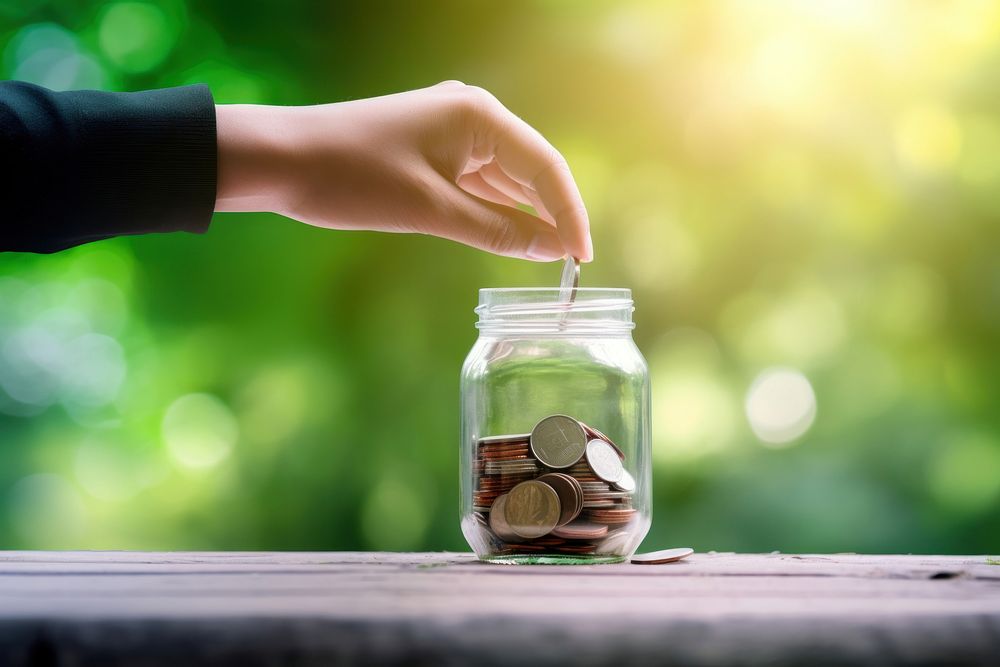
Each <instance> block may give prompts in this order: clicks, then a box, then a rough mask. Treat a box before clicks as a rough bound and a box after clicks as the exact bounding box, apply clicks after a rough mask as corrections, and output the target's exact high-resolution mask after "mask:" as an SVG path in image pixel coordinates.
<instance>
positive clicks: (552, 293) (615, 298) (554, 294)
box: [475, 287, 635, 334]
mask: <svg viewBox="0 0 1000 667" xmlns="http://www.w3.org/2000/svg"><path fill="white" fill-rule="evenodd" d="M633 309H634V306H633V301H632V290H630V289H627V288H614V287H578V288H577V289H576V290H575V293H574V296H573V298H572V299H571V300H566V295H565V293H564V292H563V290H562V289H561V288H559V287H499V288H483V289H480V290H479V305H478V306H477V307H476V309H475V312H476V314H477V315H479V322H477V324H476V327H477V328H478V329H479V330H480V331H482V332H486V331H495V332H499V331H506V332H514V331H517V332H522V333H529V332H532V333H543V332H553V333H559V334H567V333H574V334H576V333H583V332H588V331H589V332H595V333H596V332H604V333H614V332H620V333H627V332H629V331H631V330H632V328H633V327H634V326H635V325H634V324H633V323H632V311H633Z"/></svg>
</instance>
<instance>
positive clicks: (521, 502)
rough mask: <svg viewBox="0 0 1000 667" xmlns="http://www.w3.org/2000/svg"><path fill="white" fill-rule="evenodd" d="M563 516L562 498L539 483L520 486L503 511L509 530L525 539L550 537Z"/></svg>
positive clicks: (511, 491) (542, 483)
mask: <svg viewBox="0 0 1000 667" xmlns="http://www.w3.org/2000/svg"><path fill="white" fill-rule="evenodd" d="M561 513H562V507H561V505H560V503H559V494H557V493H556V491H555V489H553V488H552V487H551V486H549V485H548V484H545V483H544V482H539V481H537V480H529V481H527V482H521V483H520V484H518V485H517V486H515V487H514V488H513V489H511V490H510V493H508V494H507V499H506V502H505V505H504V508H503V514H504V518H505V519H506V521H507V524H508V525H509V526H510V529H511V530H512V531H514V532H515V533H517V534H518V535H520V536H521V537H523V538H525V539H532V538H535V537H541V536H542V535H547V534H548V533H550V532H551V531H552V529H553V528H555V527H556V525H557V524H558V523H559V515H560V514H561Z"/></svg>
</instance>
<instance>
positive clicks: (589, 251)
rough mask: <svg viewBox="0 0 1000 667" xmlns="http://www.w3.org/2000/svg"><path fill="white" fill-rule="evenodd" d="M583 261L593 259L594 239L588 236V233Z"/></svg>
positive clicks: (591, 260)
mask: <svg viewBox="0 0 1000 667" xmlns="http://www.w3.org/2000/svg"><path fill="white" fill-rule="evenodd" d="M583 261H584V262H593V261H594V241H593V239H591V238H590V234H587V247H586V252H585V253H584V259H583Z"/></svg>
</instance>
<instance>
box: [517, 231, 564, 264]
mask: <svg viewBox="0 0 1000 667" xmlns="http://www.w3.org/2000/svg"><path fill="white" fill-rule="evenodd" d="M524 255H525V257H527V258H528V259H533V260H535V261H536V262H553V261H555V260H557V259H562V258H563V257H564V256H565V255H566V249H565V248H563V245H562V241H560V240H559V237H558V236H556V235H555V234H539V235H537V236H536V237H535V238H533V239H531V244H530V245H528V249H527V250H525V251H524Z"/></svg>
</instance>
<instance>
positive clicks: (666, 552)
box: [632, 547, 694, 565]
mask: <svg viewBox="0 0 1000 667" xmlns="http://www.w3.org/2000/svg"><path fill="white" fill-rule="evenodd" d="M693 553H694V549H689V548H688V547H678V548H677V549H663V550H662V551H651V552H649V553H648V554H635V555H634V556H632V562H633V563H635V564H636V565H660V564H662V563H673V562H674V561H675V560H680V559H681V558H687V557H688V556H690V555H691V554H693Z"/></svg>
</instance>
